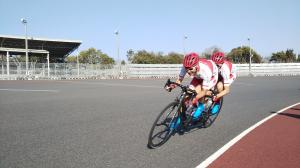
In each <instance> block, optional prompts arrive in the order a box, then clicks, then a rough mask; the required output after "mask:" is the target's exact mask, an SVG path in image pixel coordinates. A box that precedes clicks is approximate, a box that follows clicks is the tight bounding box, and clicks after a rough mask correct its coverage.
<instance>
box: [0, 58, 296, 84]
mask: <svg viewBox="0 0 300 168" xmlns="http://www.w3.org/2000/svg"><path fill="white" fill-rule="evenodd" d="M181 66H182V65H180V64H127V65H105V66H104V65H100V64H79V65H78V64H76V63H74V64H72V63H52V64H50V65H49V73H48V66H47V64H44V63H29V69H28V73H27V75H26V66H25V63H14V62H13V63H10V65H9V67H7V65H6V62H2V64H1V67H0V79H2V80H18V79H19V80H40V79H55V80H60V79H126V78H176V77H177V76H178V73H179V71H180V68H181ZM236 66H237V69H238V72H237V73H238V74H237V75H238V76H249V75H251V76H286V75H300V63H264V64H252V65H251V72H250V71H249V64H236ZM8 70H9V71H8Z"/></svg>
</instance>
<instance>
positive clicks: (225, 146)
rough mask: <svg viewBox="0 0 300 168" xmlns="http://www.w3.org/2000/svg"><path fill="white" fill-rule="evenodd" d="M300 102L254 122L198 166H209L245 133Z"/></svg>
mask: <svg viewBox="0 0 300 168" xmlns="http://www.w3.org/2000/svg"><path fill="white" fill-rule="evenodd" d="M299 104H300V102H298V103H296V104H293V105H291V106H288V107H286V108H283V109H281V110H279V111H277V112H276V113H274V114H272V115H270V116H268V117H266V118H264V119H263V120H261V121H259V122H258V123H256V124H254V125H253V126H251V127H250V128H248V129H246V130H245V131H243V132H242V133H240V134H239V135H238V136H236V137H235V138H233V139H232V140H231V141H229V142H228V143H227V144H225V145H224V146H223V147H222V148H220V149H219V150H218V151H216V152H215V153H214V154H212V155H210V156H209V157H208V158H207V159H206V160H204V161H203V162H202V163H200V164H199V165H198V166H197V167H196V168H205V167H208V166H209V165H210V164H211V163H212V162H213V161H215V160H216V159H217V158H218V157H220V156H221V155H222V154H223V153H224V152H225V151H227V150H228V149H229V148H230V147H231V146H233V145H234V144H235V143H237V142H238V141H239V140H240V139H242V138H243V137H244V136H245V135H247V134H248V133H249V132H251V131H252V130H254V129H255V128H256V127H258V126H260V125H261V124H263V123H264V122H266V121H267V120H269V119H271V118H273V117H274V116H276V115H277V114H279V113H281V112H283V111H286V110H287V109H289V108H292V107H294V106H297V105H299Z"/></svg>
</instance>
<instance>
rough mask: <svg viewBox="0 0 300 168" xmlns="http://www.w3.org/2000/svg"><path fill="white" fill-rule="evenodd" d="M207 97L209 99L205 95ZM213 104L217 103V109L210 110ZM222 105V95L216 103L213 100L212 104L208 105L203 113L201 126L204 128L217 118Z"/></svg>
mask: <svg viewBox="0 0 300 168" xmlns="http://www.w3.org/2000/svg"><path fill="white" fill-rule="evenodd" d="M207 98H208V99H211V97H207ZM215 105H218V106H219V108H218V110H216V111H214V112H212V109H213V107H214V106H215ZM222 105H223V97H222V98H221V99H220V100H219V102H218V103H216V102H213V103H212V105H211V106H210V107H209V109H208V110H206V111H205V112H204V113H203V127H204V128H207V127H210V126H211V125H212V124H213V123H214V122H215V120H216V119H217V117H218V115H219V113H220V111H221V108H222Z"/></svg>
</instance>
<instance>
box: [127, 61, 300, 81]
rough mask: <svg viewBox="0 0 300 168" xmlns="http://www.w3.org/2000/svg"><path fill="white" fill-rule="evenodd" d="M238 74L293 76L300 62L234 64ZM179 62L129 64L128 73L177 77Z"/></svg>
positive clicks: (143, 76)
mask: <svg viewBox="0 0 300 168" xmlns="http://www.w3.org/2000/svg"><path fill="white" fill-rule="evenodd" d="M235 65H236V66H237V69H238V70H237V75H238V76H294V75H300V63H263V64H251V72H250V71H249V64H235ZM181 67H182V65H180V64H131V65H129V75H130V77H133V78H164V77H174V78H175V77H177V76H178V74H179V71H180V69H181Z"/></svg>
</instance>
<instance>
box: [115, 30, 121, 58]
mask: <svg viewBox="0 0 300 168" xmlns="http://www.w3.org/2000/svg"><path fill="white" fill-rule="evenodd" d="M115 35H116V46H117V62H119V61H120V60H119V59H120V58H119V56H120V42H119V31H118V30H116V31H115Z"/></svg>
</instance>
